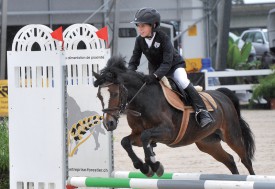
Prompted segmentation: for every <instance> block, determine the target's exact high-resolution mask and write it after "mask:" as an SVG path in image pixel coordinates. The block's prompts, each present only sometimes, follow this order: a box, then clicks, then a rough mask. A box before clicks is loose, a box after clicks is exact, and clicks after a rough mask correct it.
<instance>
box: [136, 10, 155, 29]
mask: <svg viewBox="0 0 275 189" xmlns="http://www.w3.org/2000/svg"><path fill="white" fill-rule="evenodd" d="M131 23H133V24H139V23H143V24H150V25H151V26H152V27H153V30H155V29H157V28H158V27H159V26H160V14H159V12H158V11H157V10H156V9H154V8H148V7H145V8H141V9H139V10H138V11H137V13H136V14H135V18H134V20H133V21H132V22H131Z"/></svg>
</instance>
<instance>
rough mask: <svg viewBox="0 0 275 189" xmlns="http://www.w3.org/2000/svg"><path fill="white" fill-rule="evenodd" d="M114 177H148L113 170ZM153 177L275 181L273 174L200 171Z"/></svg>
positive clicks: (138, 173)
mask: <svg viewBox="0 0 275 189" xmlns="http://www.w3.org/2000/svg"><path fill="white" fill-rule="evenodd" d="M112 176H113V177H114V178H148V177H146V176H145V175H144V174H142V173H141V172H130V171H114V172H113V173H112ZM152 178H153V179H172V180H224V181H225V180H227V181H259V182H275V176H269V175H227V174H201V173H164V174H163V175H162V176H161V177H158V176H156V175H154V176H153V177H152Z"/></svg>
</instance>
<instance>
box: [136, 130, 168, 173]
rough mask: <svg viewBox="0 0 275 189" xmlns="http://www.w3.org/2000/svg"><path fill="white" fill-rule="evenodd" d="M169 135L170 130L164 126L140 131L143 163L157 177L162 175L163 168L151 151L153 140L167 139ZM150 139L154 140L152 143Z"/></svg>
mask: <svg viewBox="0 0 275 189" xmlns="http://www.w3.org/2000/svg"><path fill="white" fill-rule="evenodd" d="M171 136H172V134H171V130H170V129H169V128H165V127H156V128H152V129H147V130H145V131H143V132H142V133H141V141H142V145H143V149H144V154H145V163H146V164H148V165H149V166H150V167H151V168H152V171H153V172H155V173H156V174H157V176H159V177H160V176H162V175H163V173H164V168H163V165H162V164H161V163H160V162H159V161H156V160H155V153H154V152H153V147H154V145H155V143H154V142H157V141H165V140H169V139H170V138H171ZM152 141H154V142H153V143H152Z"/></svg>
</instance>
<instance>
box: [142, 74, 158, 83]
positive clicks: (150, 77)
mask: <svg viewBox="0 0 275 189" xmlns="http://www.w3.org/2000/svg"><path fill="white" fill-rule="evenodd" d="M143 80H144V82H146V83H147V84H151V83H154V82H157V81H158V78H157V77H156V76H155V75H153V74H150V75H145V76H144V78H143Z"/></svg>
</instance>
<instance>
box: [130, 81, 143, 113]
mask: <svg viewBox="0 0 275 189" xmlns="http://www.w3.org/2000/svg"><path fill="white" fill-rule="evenodd" d="M145 85H146V83H143V85H142V86H141V87H140V88H139V90H138V91H137V92H136V94H135V95H134V96H133V98H132V99H131V100H130V101H129V102H128V103H127V104H126V106H125V110H126V109H127V108H128V106H129V104H131V102H132V101H133V100H134V99H135V98H136V96H137V95H138V94H139V93H140V92H141V91H142V89H143V88H144V87H145ZM128 110H129V111H131V112H130V113H132V114H133V115H134V116H137V117H138V116H141V113H140V112H137V111H135V110H130V109H128Z"/></svg>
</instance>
